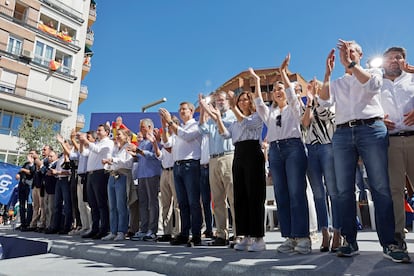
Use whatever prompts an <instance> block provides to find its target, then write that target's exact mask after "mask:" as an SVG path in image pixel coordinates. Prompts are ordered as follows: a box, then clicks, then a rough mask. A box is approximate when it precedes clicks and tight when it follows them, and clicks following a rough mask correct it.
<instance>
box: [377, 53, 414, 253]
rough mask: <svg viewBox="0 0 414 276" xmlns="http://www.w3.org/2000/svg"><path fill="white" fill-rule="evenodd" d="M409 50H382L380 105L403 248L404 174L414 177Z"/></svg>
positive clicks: (413, 78) (413, 107) (413, 103)
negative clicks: (406, 60)
mask: <svg viewBox="0 0 414 276" xmlns="http://www.w3.org/2000/svg"><path fill="white" fill-rule="evenodd" d="M405 59H406V50H405V49H404V48H402V47H391V48H389V49H387V50H386V51H385V52H384V54H383V64H382V67H383V73H384V75H383V76H384V83H383V85H382V88H381V105H382V108H383V109H384V112H385V120H384V122H385V124H386V126H387V128H388V133H389V136H390V145H389V148H388V173H389V175H390V187H391V195H392V200H393V203H394V216H395V238H396V240H397V241H398V242H399V246H400V248H401V249H403V250H407V245H406V243H405V241H404V239H405V232H404V228H405V208H404V207H405V206H404V202H405V194H404V188H405V183H406V181H405V177H406V175H407V177H408V178H409V180H410V181H414V155H413V152H414V74H411V73H407V72H405V71H404V70H406V68H407V66H405V65H406V62H405Z"/></svg>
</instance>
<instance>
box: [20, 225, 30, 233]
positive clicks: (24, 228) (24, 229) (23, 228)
mask: <svg viewBox="0 0 414 276" xmlns="http://www.w3.org/2000/svg"><path fill="white" fill-rule="evenodd" d="M31 229H32V228H30V227H25V226H23V227H20V232H30V231H33V230H31Z"/></svg>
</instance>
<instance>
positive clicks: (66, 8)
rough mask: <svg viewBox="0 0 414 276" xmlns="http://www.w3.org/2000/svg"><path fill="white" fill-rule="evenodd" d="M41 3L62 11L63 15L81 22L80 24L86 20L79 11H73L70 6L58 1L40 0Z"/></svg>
mask: <svg viewBox="0 0 414 276" xmlns="http://www.w3.org/2000/svg"><path fill="white" fill-rule="evenodd" d="M40 2H42V3H44V4H46V5H48V6H49V7H51V8H53V9H55V10H58V11H60V12H61V13H63V14H66V15H67V16H69V17H71V18H73V19H75V20H76V21H79V22H80V23H83V22H84V20H83V19H82V13H80V12H79V11H77V10H75V9H72V8H71V7H69V6H68V5H66V4H64V3H62V2H60V1H58V0H40Z"/></svg>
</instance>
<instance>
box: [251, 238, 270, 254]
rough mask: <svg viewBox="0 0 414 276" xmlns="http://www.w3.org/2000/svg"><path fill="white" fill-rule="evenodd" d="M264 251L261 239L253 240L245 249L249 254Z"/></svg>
mask: <svg viewBox="0 0 414 276" xmlns="http://www.w3.org/2000/svg"><path fill="white" fill-rule="evenodd" d="M264 250H266V243H265V242H264V240H263V238H255V239H254V242H253V243H252V245H250V246H249V247H247V251H249V252H259V251H264Z"/></svg>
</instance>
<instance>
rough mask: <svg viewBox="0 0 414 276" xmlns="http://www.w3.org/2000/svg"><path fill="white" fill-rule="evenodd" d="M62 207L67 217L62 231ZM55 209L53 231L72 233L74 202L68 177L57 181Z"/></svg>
mask: <svg viewBox="0 0 414 276" xmlns="http://www.w3.org/2000/svg"><path fill="white" fill-rule="evenodd" d="M62 207H63V213H64V215H65V219H64V222H63V229H61V222H62ZM54 208H55V209H54V213H53V222H54V223H53V229H54V230H63V231H70V229H71V228H72V201H71V197H70V183H69V178H68V177H63V178H61V179H58V180H57V181H56V187H55V202H54Z"/></svg>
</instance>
